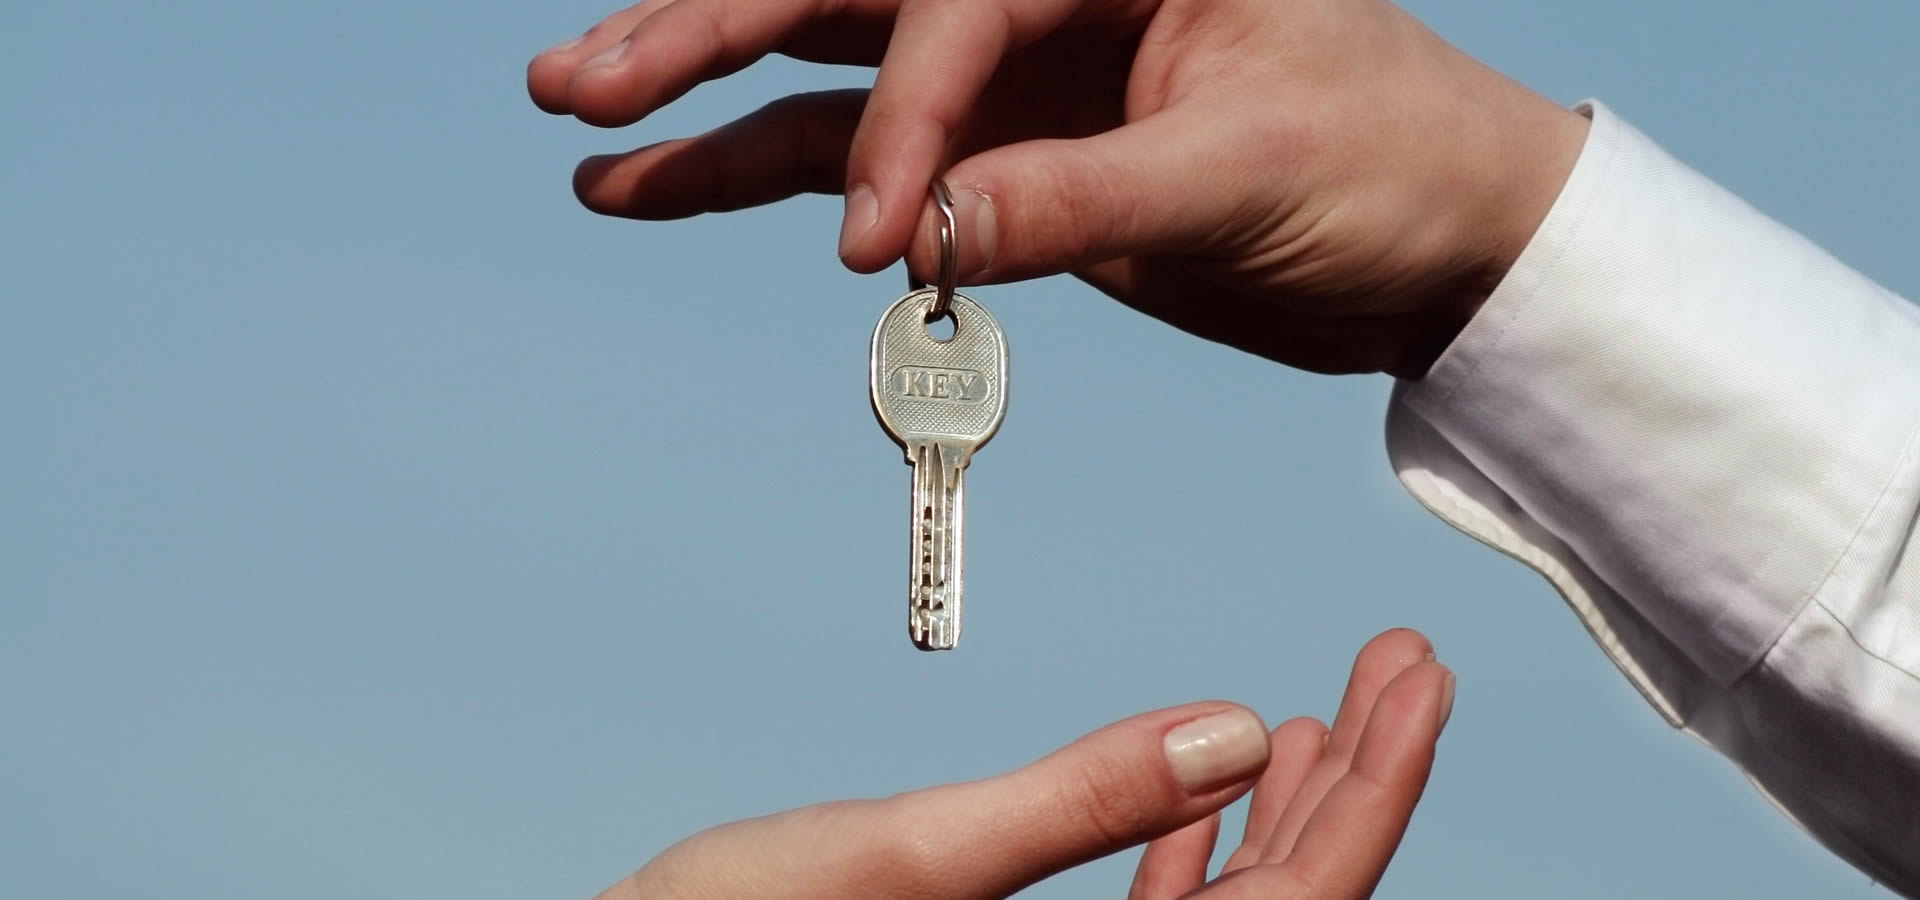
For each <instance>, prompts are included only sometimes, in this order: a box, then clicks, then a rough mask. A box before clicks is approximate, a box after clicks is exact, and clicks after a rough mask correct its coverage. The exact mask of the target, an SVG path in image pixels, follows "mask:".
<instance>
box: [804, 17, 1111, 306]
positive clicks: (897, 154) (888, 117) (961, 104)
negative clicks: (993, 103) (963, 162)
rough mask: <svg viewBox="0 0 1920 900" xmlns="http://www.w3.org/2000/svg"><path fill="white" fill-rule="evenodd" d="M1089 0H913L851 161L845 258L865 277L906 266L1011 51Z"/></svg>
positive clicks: (892, 45)
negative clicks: (974, 116) (963, 132)
mask: <svg viewBox="0 0 1920 900" xmlns="http://www.w3.org/2000/svg"><path fill="white" fill-rule="evenodd" d="M1080 6H1081V0H904V2H903V3H902V4H901V7H900V13H899V18H898V19H897V20H896V21H895V23H894V31H893V40H892V41H891V42H889V43H888V45H887V55H886V58H885V59H884V60H882V61H881V63H880V75H879V77H878V78H877V79H875V81H874V85H873V94H872V95H871V96H870V97H869V98H868V100H867V110H866V113H865V115H864V116H863V117H862V118H861V120H860V127H859V129H858V130H857V131H855V132H854V137H853V147H852V150H851V151H850V152H849V155H848V157H847V212H846V221H845V222H844V223H843V227H842V230H841V237H840V258H841V259H842V260H844V261H845V262H846V264H847V265H848V267H850V268H852V269H854V270H855V271H858V272H874V271H878V270H880V269H883V268H886V267H887V266H889V265H892V264H893V261H894V260H896V259H899V258H900V257H901V255H902V254H904V253H905V252H906V250H907V247H908V246H909V245H910V244H911V243H912V241H913V237H914V226H915V225H916V224H917V223H918V222H919V221H920V211H921V209H922V208H923V207H924V206H925V204H926V200H927V188H928V185H929V184H930V183H931V182H932V180H933V177H934V175H935V174H936V173H937V172H938V170H939V168H940V167H941V165H942V164H943V163H944V162H945V156H946V154H947V150H948V147H949V146H950V145H951V143H952V141H953V137H954V135H955V133H957V132H958V131H959V130H960V128H961V126H962V125H963V124H964V122H965V120H966V117H967V115H968V113H969V112H970V111H971V110H972V108H973V106H974V103H975V102H976V101H978V100H979V98H980V93H981V91H983V90H985V88H986V86H987V81H988V80H989V79H991V78H992V77H993V72H994V70H995V69H997V68H999V66H1000V61H1001V59H1003V58H1004V57H1005V56H1006V54H1007V53H1008V51H1009V50H1012V49H1015V48H1017V47H1020V46H1022V45H1025V44H1028V43H1032V42H1033V41H1035V40H1037V39H1038V38H1040V37H1042V36H1044V35H1046V34H1047V33H1049V32H1051V31H1053V30H1054V29H1055V28H1058V27H1059V26H1060V25H1061V24H1062V23H1064V22H1065V21H1066V20H1067V19H1069V18H1070V17H1072V16H1073V14H1074V12H1075V11H1076V10H1078V9H1079V8H1080Z"/></svg>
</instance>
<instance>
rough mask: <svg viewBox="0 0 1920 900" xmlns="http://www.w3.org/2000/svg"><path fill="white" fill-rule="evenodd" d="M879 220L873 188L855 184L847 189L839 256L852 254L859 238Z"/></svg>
mask: <svg viewBox="0 0 1920 900" xmlns="http://www.w3.org/2000/svg"><path fill="white" fill-rule="evenodd" d="M878 221H880V200H879V199H878V198H876V197H874V195H873V188H870V187H867V186H866V185H864V184H856V185H854V186H853V189H852V190H849V191H847V217H846V219H845V220H843V221H841V223H840V258H842V259H845V258H846V257H848V256H850V255H852V254H853V248H854V247H856V246H859V244H860V239H861V238H864V237H866V236H867V232H869V231H872V230H873V223H875V222H878Z"/></svg>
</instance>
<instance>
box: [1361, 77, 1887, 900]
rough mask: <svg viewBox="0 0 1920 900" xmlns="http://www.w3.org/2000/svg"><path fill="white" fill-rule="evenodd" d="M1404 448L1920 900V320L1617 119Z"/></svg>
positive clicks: (1603, 633)
mask: <svg viewBox="0 0 1920 900" xmlns="http://www.w3.org/2000/svg"><path fill="white" fill-rule="evenodd" d="M1582 111H1583V112H1585V113H1587V114H1588V116H1589V117H1590V118H1591V119H1592V120H1593V126H1592V130H1591V133H1590V135H1589V137H1588V140H1587V145H1586V148H1585V149H1584V151H1582V155H1581V157H1580V161H1579V163H1578V165H1577V166H1576V167H1575V169H1574V171H1573V173H1572V176H1571V178H1570V179H1569V181H1568V183H1567V185H1566V187H1565V188H1564V189H1563V191H1562V193H1561V196H1560V197H1559V199H1558V201H1557V202H1556V203H1555V205H1554V207H1553V210H1552V212H1551V213H1550V214H1549V215H1548V216H1547V219H1546V221H1545V222H1544V223H1543V224H1542V225H1541V227H1540V230H1539V232H1538V233H1537V234H1536V235H1535V236H1534V238H1533V241H1532V243H1531V244H1530V245H1529V246H1528V247H1527V249H1526V251H1525V253H1524V254H1523V255H1522V256H1521V258H1520V260H1519V262H1518V264H1517V265H1515V266H1514V268H1513V270H1512V272H1511V273H1510V274H1509V275H1508V276H1507V278H1506V279H1505V281H1504V282H1503V283H1502V284H1501V285H1500V287H1499V289H1498V290H1496V291H1495V292H1494V294H1493V296H1492V297H1491V299H1490V300H1489V301H1488V302H1487V304H1486V305H1485V306H1484V307H1483V308H1482V310H1481V312H1480V313H1479V315H1478V316H1477V317H1476V318H1475V319H1474V320H1473V321H1472V322H1471V323H1470V324H1469V325H1468V326H1467V328H1466V330H1465V331H1463V332H1462V333H1461V335H1460V337H1459V339H1458V340H1457V341H1456V342H1455V343H1454V345H1453V346H1451V347H1450V348H1448V350H1447V352H1446V353H1445V354H1444V355H1443V356H1442V357H1441V359H1440V360H1439V362H1438V363H1437V364H1436V365H1435V366H1434V368H1433V370H1432V372H1431V373H1430V374H1429V375H1428V377H1427V378H1426V379H1425V380H1423V381H1419V382H1403V383H1401V384H1399V385H1397V386H1396V388H1395V391H1394V396H1393V400H1392V403H1391V405H1390V407H1389V411H1388V416H1387V438H1388V453H1389V456H1390V458H1391V459H1392V462H1393V465H1394V468H1395V470H1396V471H1397V472H1398V474H1399V476H1400V479H1401V481H1402V483H1404V484H1405V485H1406V487H1407V489H1408V490H1409V491H1411V492H1412V493H1413V495H1414V496H1415V497H1416V498H1418V499H1419V500H1420V502H1421V503H1422V504H1424V505H1426V507H1427V508H1428V509H1430V510H1432V511H1433V512H1434V513H1435V514H1437V515H1439V516H1440V517H1441V518H1443V519H1445V520H1446V521H1447V522H1449V523H1451V524H1453V525H1454V526H1455V527H1457V528H1459V529H1461V530H1462V531H1465V532H1467V533H1468V534H1470V535H1472V536H1474V537H1475V538H1478V539H1479V540H1481V541H1483V542H1485V543H1487V544H1489V545H1491V546H1493V547H1494V548H1496V549H1498V550H1500V551H1502V552H1504V553H1507V554H1508V555H1510V556H1513V557H1514V558H1516V559H1518V560H1520V561H1521V562H1523V563H1526V564H1527V565H1528V566H1531V567H1532V568H1534V569H1536V570H1538V571H1539V572H1540V573H1541V574H1542V575H1545V576H1546V577H1547V579H1548V580H1549V581H1551V582H1552V583H1553V586H1554V587H1555V588H1557V589H1559V591H1560V593H1561V595H1562V596H1564V597H1565V599H1566V601H1567V603H1568V605H1569V606H1571V607H1572V608H1573V611H1574V612H1575V613H1576V614H1578V615H1579V617H1580V619H1581V621H1582V622H1583V623H1585V625H1586V627H1587V630H1588V631H1589V632H1590V633H1591V634H1592V635H1593V638H1594V640H1595V641H1597V642H1598V643H1599V644H1600V646H1601V647H1602V648H1603V649H1604V650H1605V651H1606V653H1607V655H1608V656H1610V657H1612V659H1613V661H1614V663H1615V664H1617V665H1618V666H1619V667H1620V670H1621V671H1622V672H1623V673H1625V674H1626V676H1627V677H1628V678H1629V679H1631V680H1632V682H1633V683H1634V685H1635V686H1636V687H1638V688H1639V689H1640V691H1641V693H1642V694H1644V695H1645V696H1646V698H1647V700H1648V702H1650V703H1652V704H1653V706H1654V707H1655V708H1656V709H1658V710H1659V711H1660V713H1661V714H1662V715H1663V716H1665V717H1666V718H1667V720H1668V721H1669V722H1671V723H1673V724H1674V725H1675V726H1676V727H1679V728H1682V729H1684V730H1686V731H1687V732H1689V733H1691V734H1693V735H1695V736H1696V737H1698V738H1700V739H1701V740H1703V741H1705V742H1706V743H1707V744H1709V745H1711V746H1713V747H1714V748H1716V749H1717V750H1719V751H1720V752H1721V753H1724V754H1725V755H1726V756H1727V757H1728V758H1729V759H1731V760H1733V762H1734V763H1735V764H1737V765H1738V766H1739V767H1740V768H1741V770H1743V771H1744V772H1745V773H1746V774H1747V776H1748V777H1749V778H1750V779H1752V781H1753V783H1754V784H1755V785H1757V786H1758V787H1759V788H1760V790H1761V791H1762V792H1764V793H1765V794H1766V795H1767V797H1768V798H1769V799H1771V800H1772V801H1773V803H1774V804H1775V805H1776V806H1778V807H1779V808H1780V809H1781V811H1783V812H1784V813H1786V814H1787V815H1788V816H1790V817H1791V818H1793V820H1794V821H1796V822H1798V823H1799V824H1800V825H1801V826H1802V827H1804V828H1805V829H1806V830H1807V831H1808V832H1809V833H1811V834H1812V835H1813V836H1814V837H1815V838H1817V839H1818V840H1820V841H1821V842H1822V843H1824V844H1825V845H1826V846H1827V847H1829V848H1831V849H1832V850H1833V851H1834V852H1835V853H1838V854H1839V855H1841V856H1842V857H1845V858H1846V859H1847V860H1849V861H1851V862H1852V863H1854V864H1855V865H1857V866H1859V867H1860V868H1861V869H1862V870H1864V871H1865V872H1867V873H1868V874H1869V875H1870V876H1872V877H1873V878H1875V879H1877V880H1879V881H1880V882H1882V883H1883V884H1885V885H1886V886H1888V887H1890V888H1892V889H1894V890H1896V891H1899V892H1901V893H1903V894H1907V895H1910V896H1917V897H1920V547H1917V546H1916V543H1915V541H1916V532H1915V522H1916V514H1917V513H1920V309H1916V307H1914V306H1913V305H1912V304H1910V303H1908V302H1906V301H1904V300H1902V299H1900V298H1899V297H1896V296H1894V295H1893V294H1891V293H1889V292H1888V291H1886V290H1885V289H1883V288H1881V287H1879V286H1877V285H1875V284H1874V283H1873V282H1872V281H1869V280H1868V279H1866V278H1865V277H1863V276H1861V275H1860V274H1858V273H1856V272H1854V271H1852V270H1850V269H1848V268H1847V267H1846V266H1844V265H1842V264H1841V263H1839V262H1837V261H1836V260H1834V259H1833V258H1832V257H1831V256H1829V255H1828V254H1827V253H1825V252H1823V251H1822V250H1821V249H1820V248H1818V247H1816V246H1814V245H1813V244H1811V243H1810V242H1808V241H1807V240H1806V239H1805V238H1803V237H1801V236H1799V235H1798V234H1795V233H1794V232H1793V231H1791V230H1789V229H1787V228H1784V227H1782V226H1781V225H1779V224H1777V223H1775V222H1773V221H1772V220H1770V219H1768V218H1767V217H1766V216H1764V215H1762V214H1760V213H1759V212H1757V211H1756V210H1754V209H1753V208H1751V207H1749V206H1747V205H1746V204H1745V203H1743V202H1741V201H1740V200H1739V199H1738V198H1736V197H1734V196H1733V195H1731V194H1729V193H1728V192H1726V191H1725V190H1724V189H1722V188H1720V187H1718V186H1717V185H1715V184H1713V183H1712V182H1710V181H1708V180H1707V179H1705V178H1703V177H1702V176H1700V175H1699V174H1698V173H1696V172H1694V171H1692V170H1691V169H1689V168H1687V167H1686V166H1684V165H1682V164H1681V163H1679V162H1678V161H1676V160H1674V159H1673V158H1672V157H1671V156H1669V155H1667V154H1666V153H1665V152H1664V151H1662V150H1661V149H1660V148H1659V147H1658V146H1655V145H1654V144H1653V142H1651V141H1650V140H1648V139H1647V138H1646V137H1645V136H1643V135H1641V134H1639V133H1638V132H1636V131H1634V130H1633V129H1632V128H1631V127H1630V126H1628V125H1627V124H1626V123H1624V122H1622V121H1621V120H1620V119H1618V118H1617V117H1615V116H1614V115H1612V114H1611V113H1609V112H1608V111H1607V110H1606V109H1605V108H1604V107H1601V106H1599V105H1598V104H1591V103H1589V104H1586V105H1584V106H1582Z"/></svg>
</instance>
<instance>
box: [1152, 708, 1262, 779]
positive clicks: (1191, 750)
mask: <svg viewBox="0 0 1920 900" xmlns="http://www.w3.org/2000/svg"><path fill="white" fill-rule="evenodd" d="M1163 749H1164V750H1165V752H1166V754H1167V765H1168V766H1170V767H1171V768H1172V769H1173V777H1174V778H1176V779H1178V780H1179V782H1180V786H1181V787H1184V788H1186V789H1187V791H1188V792H1189V793H1195V794H1197V793H1199V792H1201V791H1204V790H1207V789H1210V788H1216V787H1220V786H1222V785H1226V784H1232V783H1233V782H1236V781H1240V780H1242V779H1244V778H1246V777H1247V776H1249V775H1252V774H1254V773H1255V772H1258V771H1260V767H1261V766H1262V765H1264V764H1265V763H1266V761H1267V752H1268V748H1267V726H1266V725H1264V724H1262V723H1261V721H1260V718H1259V717H1258V716H1255V715H1254V714H1253V713H1250V712H1247V711H1246V710H1244V709H1234V710H1228V711H1226V712H1223V713H1215V714H1214V715H1211V716H1208V717H1206V718H1204V719H1195V720H1193V721H1191V722H1188V723H1187V724H1185V725H1182V726H1180V727H1178V728H1175V729H1174V730H1172V731H1169V732H1167V738H1166V741H1165V743H1164V745H1163Z"/></svg>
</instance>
